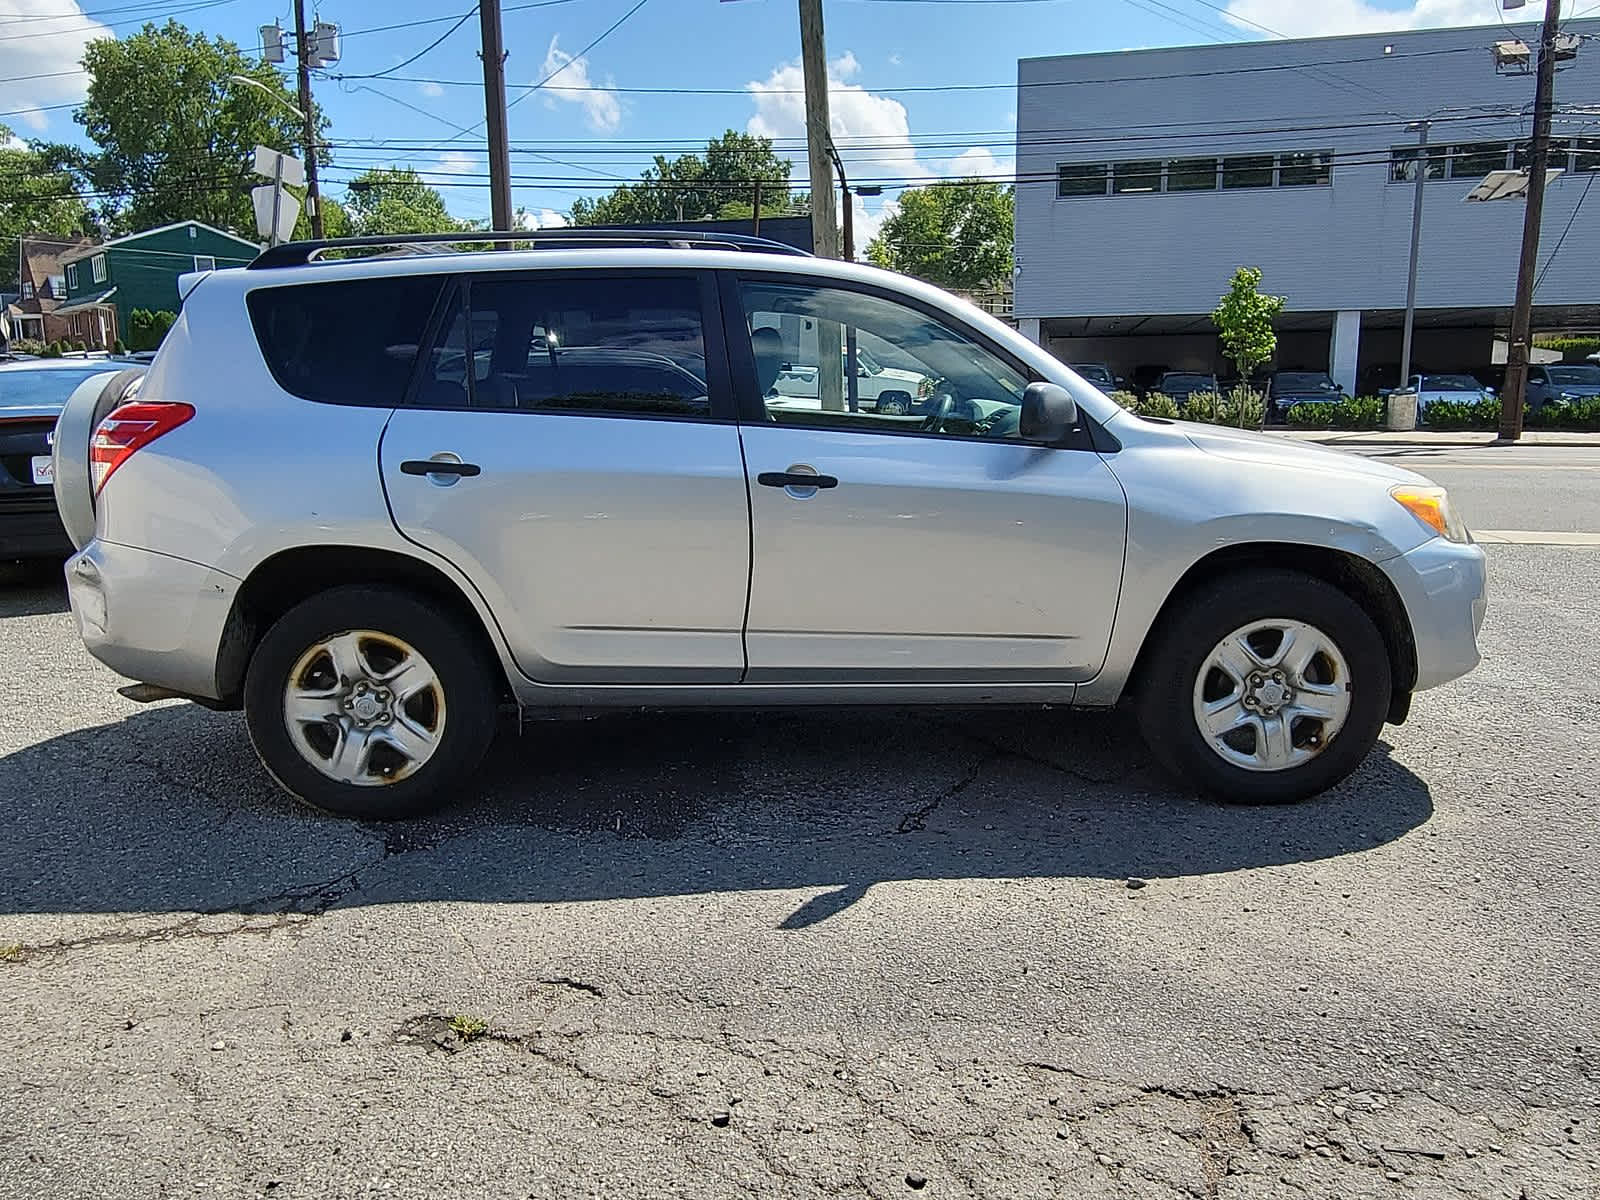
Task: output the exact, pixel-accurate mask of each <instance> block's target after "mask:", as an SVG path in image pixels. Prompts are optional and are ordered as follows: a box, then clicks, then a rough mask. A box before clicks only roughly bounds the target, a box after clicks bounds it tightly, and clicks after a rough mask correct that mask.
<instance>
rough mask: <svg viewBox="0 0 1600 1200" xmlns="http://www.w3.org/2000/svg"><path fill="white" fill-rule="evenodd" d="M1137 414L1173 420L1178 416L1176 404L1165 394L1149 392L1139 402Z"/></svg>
mask: <svg viewBox="0 0 1600 1200" xmlns="http://www.w3.org/2000/svg"><path fill="white" fill-rule="evenodd" d="M1137 411H1138V413H1139V415H1140V416H1144V417H1164V418H1166V419H1167V420H1169V421H1171V420H1174V419H1175V418H1176V417H1177V415H1178V404H1177V401H1175V400H1174V399H1173V398H1172V397H1171V396H1169V395H1167V394H1166V393H1165V392H1151V393H1150V394H1149V395H1148V396H1146V397H1145V398H1144V399H1143V400H1141V401H1140V402H1139V408H1138V410H1137Z"/></svg>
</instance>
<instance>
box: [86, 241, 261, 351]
mask: <svg viewBox="0 0 1600 1200" xmlns="http://www.w3.org/2000/svg"><path fill="white" fill-rule="evenodd" d="M258 253H260V247H259V246H258V245H257V244H256V243H255V242H252V241H250V240H249V239H248V238H242V237H238V236H236V235H234V234H231V233H225V232H224V231H223V230H221V229H215V228H213V227H212V226H210V225H207V224H204V223H203V222H201V221H179V222H177V223H175V224H172V225H162V226H159V227H158V228H156V229H146V230H145V231H144V232H143V233H130V234H128V235H127V236H126V237H120V238H114V239H113V240H111V241H109V242H101V243H100V244H99V245H92V246H81V247H78V248H77V249H74V250H71V251H69V252H68V253H66V254H63V255H62V256H61V260H60V262H61V269H62V272H63V274H64V275H65V276H66V303H64V304H62V305H60V306H59V307H58V308H57V309H56V310H55V315H56V316H57V317H60V318H63V319H65V320H66V322H67V323H68V328H69V331H70V332H69V336H70V337H71V338H73V339H74V340H81V341H82V342H84V344H85V345H88V346H91V347H96V348H100V349H109V348H110V347H111V346H113V345H114V344H115V343H116V342H117V341H118V340H119V339H121V340H123V341H126V340H127V330H128V329H129V328H130V327H131V324H132V316H133V311H134V309H138V308H143V309H148V310H150V311H151V312H160V311H163V310H165V311H167V312H174V313H175V312H177V311H178V305H179V303H180V301H179V299H178V277H179V276H181V275H187V274H189V273H190V272H191V271H213V270H217V269H219V268H223V267H242V266H244V265H245V264H246V263H248V262H249V261H250V260H251V259H253V258H255V256H256V255H257V254H258Z"/></svg>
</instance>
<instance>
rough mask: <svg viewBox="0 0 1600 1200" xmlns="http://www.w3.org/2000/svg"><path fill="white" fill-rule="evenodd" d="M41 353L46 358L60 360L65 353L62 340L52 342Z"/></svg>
mask: <svg viewBox="0 0 1600 1200" xmlns="http://www.w3.org/2000/svg"><path fill="white" fill-rule="evenodd" d="M39 353H40V355H41V356H43V357H44V358H60V357H61V355H62V353H63V348H62V345H61V339H59V338H57V339H56V340H55V341H53V342H51V343H50V344H49V345H48V346H46V347H45V348H44V349H43V350H41V351H39Z"/></svg>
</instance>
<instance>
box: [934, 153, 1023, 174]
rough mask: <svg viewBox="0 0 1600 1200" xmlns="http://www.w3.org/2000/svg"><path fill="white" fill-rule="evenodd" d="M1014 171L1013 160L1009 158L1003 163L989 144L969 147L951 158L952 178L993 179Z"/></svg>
mask: <svg viewBox="0 0 1600 1200" xmlns="http://www.w3.org/2000/svg"><path fill="white" fill-rule="evenodd" d="M1013 173H1014V172H1013V171H1012V169H1011V160H1010V159H1009V158H1008V159H1006V160H1005V162H1003V163H1002V162H1001V161H1000V159H998V158H996V157H995V156H994V151H992V150H990V149H989V148H988V147H987V146H972V147H969V148H968V149H966V150H963V151H962V152H961V153H960V154H958V155H956V156H955V158H953V159H951V160H950V170H949V174H950V177H951V178H952V179H972V178H978V179H993V178H995V177H996V176H1001V175H1011V174H1013Z"/></svg>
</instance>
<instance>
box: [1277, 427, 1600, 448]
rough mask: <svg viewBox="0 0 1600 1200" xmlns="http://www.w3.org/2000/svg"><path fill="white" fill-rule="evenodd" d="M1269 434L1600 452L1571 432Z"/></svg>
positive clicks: (1322, 442)
mask: <svg viewBox="0 0 1600 1200" xmlns="http://www.w3.org/2000/svg"><path fill="white" fill-rule="evenodd" d="M1266 432H1268V433H1271V434H1273V435H1274V436H1276V437H1281V438H1286V439H1288V440H1289V441H1294V442H1310V443H1312V444H1314V445H1318V446H1400V447H1405V446H1413V447H1415V446H1427V447H1434V448H1440V449H1444V448H1449V447H1455V446H1467V447H1473V448H1478V449H1491V448H1499V449H1507V448H1510V447H1513V446H1560V447H1567V448H1584V449H1591V450H1600V433H1583V432H1577V431H1574V432H1570V433H1563V432H1560V431H1558V430H1552V431H1543V430H1541V431H1538V432H1535V433H1526V434H1523V436H1522V439H1521V440H1520V441H1516V442H1511V441H1506V440H1504V439H1502V438H1500V437H1497V436H1495V435H1492V434H1489V433H1480V432H1476V431H1468V432H1455V431H1450V432H1441V433H1436V434H1425V433H1421V434H1419V433H1412V432H1404V433H1388V432H1385V431H1382V430H1369V431H1355V432H1350V433H1338V432H1333V431H1329V430H1325V429H1319V430H1315V431H1307V432H1303V433H1297V432H1291V431H1288V430H1280V429H1272V430H1267V431H1266Z"/></svg>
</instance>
